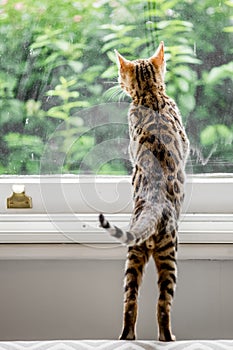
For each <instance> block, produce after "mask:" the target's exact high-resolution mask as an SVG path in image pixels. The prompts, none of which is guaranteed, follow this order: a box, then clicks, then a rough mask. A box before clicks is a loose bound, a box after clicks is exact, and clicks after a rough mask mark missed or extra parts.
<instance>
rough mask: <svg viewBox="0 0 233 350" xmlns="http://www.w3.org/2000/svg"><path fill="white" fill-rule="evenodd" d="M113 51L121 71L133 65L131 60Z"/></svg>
mask: <svg viewBox="0 0 233 350" xmlns="http://www.w3.org/2000/svg"><path fill="white" fill-rule="evenodd" d="M114 51H115V54H116V57H117V64H118V68H119V69H120V70H121V72H125V71H126V70H128V69H130V67H132V66H133V63H132V62H131V61H129V60H127V59H126V58H124V57H123V56H122V55H120V54H119V52H118V51H117V50H114Z"/></svg>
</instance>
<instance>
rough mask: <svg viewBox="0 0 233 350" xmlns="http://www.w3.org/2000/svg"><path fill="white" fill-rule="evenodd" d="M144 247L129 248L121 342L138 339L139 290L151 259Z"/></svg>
mask: <svg viewBox="0 0 233 350" xmlns="http://www.w3.org/2000/svg"><path fill="white" fill-rule="evenodd" d="M142 246H143V248H142ZM142 246H133V247H129V248H128V255H127V261H126V268H125V283H124V311H123V329H122V333H121V336H120V337H119V339H121V340H134V339H135V338H136V335H135V326H136V321H137V312H138V304H137V300H138V290H139V287H140V284H141V281H142V274H143V270H144V266H145V264H146V263H147V261H148V259H149V253H148V251H147V249H146V247H145V244H142Z"/></svg>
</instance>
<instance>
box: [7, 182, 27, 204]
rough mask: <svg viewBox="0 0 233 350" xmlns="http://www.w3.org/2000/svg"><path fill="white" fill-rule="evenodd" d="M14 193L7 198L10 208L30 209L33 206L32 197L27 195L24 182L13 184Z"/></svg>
mask: <svg viewBox="0 0 233 350" xmlns="http://www.w3.org/2000/svg"><path fill="white" fill-rule="evenodd" d="M12 191H13V194H12V196H11V197H9V198H7V208H8V209H28V208H32V198H31V197H29V196H26V194H25V186H24V185H22V184H19V185H13V186H12Z"/></svg>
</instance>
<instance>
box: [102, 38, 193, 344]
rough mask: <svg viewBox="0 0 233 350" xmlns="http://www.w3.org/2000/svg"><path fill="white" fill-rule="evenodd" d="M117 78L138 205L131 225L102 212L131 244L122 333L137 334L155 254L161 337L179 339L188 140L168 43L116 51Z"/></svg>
mask: <svg viewBox="0 0 233 350" xmlns="http://www.w3.org/2000/svg"><path fill="white" fill-rule="evenodd" d="M116 55H117V59H118V66H119V83H120V85H121V87H122V89H123V90H124V91H125V92H126V93H127V94H129V95H130V96H131V98H132V104H131V106H130V109H129V113H128V123H129V134H130V145H129V153H130V157H131V160H132V164H133V167H134V168H133V174H132V185H133V189H134V195H133V200H134V210H133V214H132V217H131V222H130V226H129V230H128V231H123V230H121V229H120V228H118V227H116V226H113V225H111V224H110V223H109V222H108V221H107V220H106V219H105V217H104V216H103V215H102V214H101V215H100V218H99V219H100V224H101V226H102V227H103V228H105V229H106V230H107V231H108V232H109V233H110V235H112V236H113V237H115V238H116V239H117V240H119V241H120V242H122V243H124V244H126V245H128V256H127V262H126V270H125V299H124V324H123V330H122V334H121V336H120V339H128V340H132V339H135V324H136V319H137V297H138V289H139V286H140V283H141V280H142V274H143V270H144V267H145V265H146V263H147V262H148V260H149V258H150V257H152V258H153V259H154V261H155V264H156V267H157V271H158V287H159V298H158V304H157V319H158V326H159V339H160V340H161V341H172V340H175V336H174V335H173V334H172V330H171V319H170V318H171V316H170V311H171V305H172V300H173V295H174V292H175V285H176V278H177V267H176V251H177V230H178V220H179V216H180V211H181V205H182V202H183V199H184V182H185V163H186V159H187V156H188V149H189V142H188V139H187V136H186V133H185V130H184V127H183V125H182V120H181V116H180V112H179V110H178V108H177V106H176V104H175V102H174V101H173V100H172V99H171V98H170V97H168V96H167V95H166V92H165V84H164V74H165V60H164V44H163V42H161V43H160V45H159V48H158V50H157V52H156V53H155V55H153V56H152V57H151V58H149V59H144V60H136V61H128V60H126V59H125V58H123V57H122V56H121V55H120V54H119V53H118V52H116Z"/></svg>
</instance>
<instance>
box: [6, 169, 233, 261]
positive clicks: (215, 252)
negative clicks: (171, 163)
mask: <svg viewBox="0 0 233 350" xmlns="http://www.w3.org/2000/svg"><path fill="white" fill-rule="evenodd" d="M130 181H131V178H130V177H129V176H126V177H117V176H97V177H94V176H73V175H71V176H69V175H64V176H26V177H25V176H19V177H12V176H2V177H0V243H1V244H0V259H5V258H8V257H11V258H14V257H15V258H16V259H18V258H20V257H21V258H22V259H23V258H29V259H31V258H32V259H33V257H35V258H38V259H39V258H45V259H47V258H48V259H49V258H50V254H51V258H53V259H55V258H64V259H65V258H67V259H69V258H70V257H72V258H78V259H79V258H90V257H92V258H94V257H96V258H99V259H101V258H108V259H111V258H124V257H125V252H126V250H125V247H122V246H118V244H116V243H115V241H114V240H113V239H112V238H111V237H109V236H108V235H107V234H106V233H105V232H104V231H103V230H101V229H99V228H98V213H100V212H103V213H105V214H106V215H107V217H108V218H109V220H111V221H112V222H115V223H116V224H118V225H119V226H121V227H125V228H126V227H127V224H128V222H129V217H130V213H131V210H132V200H131V197H132V193H131V184H130ZM18 183H21V184H24V185H25V189H26V194H27V195H29V196H31V197H32V202H33V208H32V209H7V208H6V199H7V197H9V196H10V195H11V193H12V190H11V187H12V185H13V184H18ZM232 194H233V175H232V174H214V175H201V176H199V175H196V176H189V177H188V178H187V184H186V199H185V204H184V208H183V213H182V217H181V223H180V230H179V238H180V252H179V258H180V259H182V258H185V259H186V258H195V259H197V258H199V257H200V258H206V259H215V258H221V259H222V258H226V259H232V257H233V248H232V247H233V196H232ZM51 243H52V244H51ZM61 243H62V244H61ZM67 243H69V244H67ZM73 243H75V244H73ZM77 243H79V244H77ZM87 245H88V247H87ZM90 245H91V248H90ZM100 245H107V248H108V249H102V248H101V249H99V248H100ZM93 246H94V248H93ZM84 247H85V248H84ZM116 247H117V248H116ZM97 252H98V253H97Z"/></svg>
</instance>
